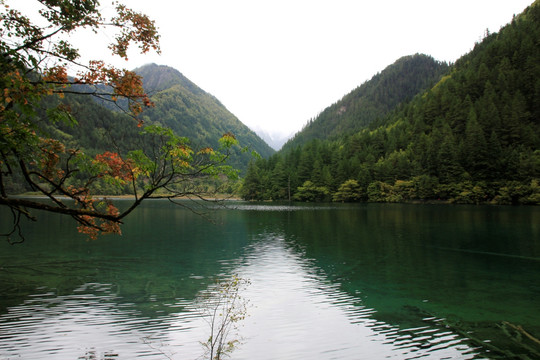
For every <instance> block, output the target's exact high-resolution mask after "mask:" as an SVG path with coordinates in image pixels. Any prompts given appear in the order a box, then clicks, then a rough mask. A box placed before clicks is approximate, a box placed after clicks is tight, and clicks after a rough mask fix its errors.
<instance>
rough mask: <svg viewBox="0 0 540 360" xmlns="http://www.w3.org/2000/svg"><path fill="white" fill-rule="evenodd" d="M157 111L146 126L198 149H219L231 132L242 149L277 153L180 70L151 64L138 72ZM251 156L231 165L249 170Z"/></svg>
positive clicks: (240, 156) (151, 112) (150, 111)
mask: <svg viewBox="0 0 540 360" xmlns="http://www.w3.org/2000/svg"><path fill="white" fill-rule="evenodd" d="M135 72H136V73H137V74H139V75H141V76H142V77H143V86H144V88H145V90H146V92H147V93H148V94H149V95H150V96H151V99H152V101H153V102H154V103H155V107H153V108H150V109H147V110H145V111H144V113H143V115H142V117H143V119H144V120H145V122H148V123H155V124H160V125H163V126H166V127H169V128H171V129H172V130H174V131H175V132H176V133H177V134H178V135H181V136H185V137H187V138H189V139H191V142H192V145H194V146H212V147H216V146H217V141H218V139H219V138H220V137H221V136H222V135H223V134H224V133H227V132H231V133H233V134H234V135H235V137H236V138H237V139H238V141H239V142H240V145H241V146H248V147H249V148H250V149H252V150H255V151H257V152H258V153H259V154H260V155H261V156H262V157H264V158H266V157H268V156H270V155H271V154H273V153H274V150H273V149H272V148H271V147H270V146H268V144H266V143H265V142H264V141H263V140H262V139H261V138H260V137H259V136H258V135H257V134H256V133H255V132H253V131H252V130H250V129H249V128H248V127H247V126H246V125H244V124H243V123H241V122H240V121H239V120H238V118H236V117H235V116H234V115H233V114H232V113H231V112H230V111H229V110H227V109H226V108H225V106H223V104H222V103H221V102H220V101H219V100H218V99H216V98H215V97H214V96H212V95H210V94H209V93H207V92H205V91H204V90H202V89H201V88H199V87H198V86H197V85H195V84H194V83H193V82H191V81H190V80H189V79H188V78H186V77H185V76H184V75H182V74H181V73H180V72H179V71H178V70H175V69H173V68H171V67H168V66H162V65H156V64H149V65H145V66H143V67H140V68H137V69H135ZM249 156H250V155H249V154H240V153H238V154H236V155H235V156H234V157H233V158H232V159H231V163H232V165H233V166H235V167H237V168H241V169H245V168H246V166H247V163H248V162H249Z"/></svg>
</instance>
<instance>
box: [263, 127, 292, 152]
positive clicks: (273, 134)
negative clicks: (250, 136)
mask: <svg viewBox="0 0 540 360" xmlns="http://www.w3.org/2000/svg"><path fill="white" fill-rule="evenodd" d="M253 130H254V131H255V132H256V133H257V135H259V136H260V137H261V138H262V139H263V140H264V141H265V142H266V143H267V144H268V145H270V147H272V149H274V150H279V149H281V148H282V146H283V144H285V143H286V142H287V140H289V139H290V138H291V137H292V135H293V134H292V133H288V134H285V133H282V132H280V131H269V130H264V129H262V128H260V127H255V128H254V129H253Z"/></svg>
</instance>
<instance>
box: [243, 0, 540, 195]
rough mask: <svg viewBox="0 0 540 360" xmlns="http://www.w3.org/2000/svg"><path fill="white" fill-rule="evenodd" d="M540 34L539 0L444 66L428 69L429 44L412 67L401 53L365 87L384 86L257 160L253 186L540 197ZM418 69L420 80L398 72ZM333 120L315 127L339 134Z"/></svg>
mask: <svg viewBox="0 0 540 360" xmlns="http://www.w3.org/2000/svg"><path fill="white" fill-rule="evenodd" d="M539 41H540V4H539V2H538V1H536V2H535V3H534V4H533V5H531V6H530V7H528V8H527V9H526V10H525V11H524V12H523V13H522V14H521V15H519V16H515V17H514V18H513V19H512V21H511V23H509V24H508V25H506V26H505V27H503V28H501V30H500V31H499V32H498V33H491V34H490V33H486V34H485V37H484V39H483V40H482V41H481V42H480V43H477V44H475V47H474V49H473V50H472V51H471V52H470V53H468V54H467V55H465V56H463V57H462V58H460V59H459V60H457V61H456V63H455V64H452V65H451V66H450V67H448V68H447V69H446V72H445V73H444V74H440V73H438V71H439V70H441V69H443V68H445V65H444V64H439V66H438V67H434V66H432V67H428V68H426V66H425V63H426V61H427V58H426V57H423V56H420V55H417V56H415V57H413V58H417V59H424V61H422V62H417V63H412V64H411V66H412V67H409V66H408V67H403V66H402V67H399V66H398V65H399V64H400V61H398V62H397V63H396V64H394V65H393V66H391V67H390V68H389V69H387V70H388V71H387V70H385V71H383V72H381V73H380V74H378V75H377V76H376V77H374V78H373V79H372V80H371V81H369V82H368V83H365V84H363V85H362V86H361V87H360V88H358V89H357V90H356V92H357V93H359V94H360V93H368V92H370V93H371V94H377V97H374V96H371V98H369V99H367V100H366V96H354V95H352V94H353V93H354V92H353V93H351V94H349V95H348V96H346V97H344V98H343V99H342V100H341V101H339V102H338V103H336V104H334V105H332V106H331V107H330V108H329V109H327V110H326V111H325V112H323V113H321V115H320V116H319V118H316V119H314V120H313V121H312V122H311V123H310V124H309V125H308V126H307V127H306V128H305V129H304V130H303V131H302V132H301V133H299V134H298V135H297V136H296V137H295V139H294V140H293V141H291V142H290V143H289V144H287V145H286V146H285V147H284V149H283V150H282V151H280V152H279V153H277V154H275V155H273V156H271V157H270V158H269V159H259V160H257V161H252V162H251V163H250V166H249V168H248V172H247V174H246V177H245V181H244V185H243V189H242V196H243V197H244V198H245V199H248V200H267V199H273V200H280V199H284V200H286V199H289V200H298V201H329V200H333V201H370V202H401V201H426V200H446V201H450V202H455V203H494V204H540V148H539V145H540V46H538V44H539ZM401 61H403V59H402V60H401ZM422 64H424V65H422ZM401 73H403V74H401ZM411 73H412V74H415V76H414V77H417V78H419V79H421V83H420V84H418V83H415V84H410V86H407V84H404V83H402V82H400V81H399V79H407V78H408V77H407V76H406V74H411ZM420 73H423V74H424V75H419V74H420ZM441 75H442V76H441ZM435 76H438V77H439V78H438V81H436V83H435V84H434V85H433V86H431V87H430V88H429V89H428V90H426V91H421V90H422V86H426V85H429V82H430V81H431V80H433V78H434V77H435ZM414 90H416V91H418V93H417V94H416V96H414V98H412V100H410V101H408V102H403V101H405V100H407V99H408V98H410V97H411V91H414ZM387 98H388V101H387V102H386V103H385V104H384V105H385V106H386V107H383V106H382V103H381V99H387ZM368 100H369V102H368ZM401 100H403V101H401ZM377 105H380V107H379V108H377ZM349 109H355V110H354V112H351V115H350V116H349V115H347V112H348V111H349ZM375 109H376V110H375ZM340 111H342V112H343V113H342V117H343V120H342V119H341V118H339V116H338V115H339V114H340ZM384 112H386V115H384V114H383V113H384ZM324 126H328V129H330V128H331V129H338V132H336V133H334V134H332V135H333V136H332V137H331V138H325V139H318V138H317V136H314V135H313V131H312V128H315V127H318V130H317V131H318V132H319V131H320V132H324V133H328V130H325V128H324ZM341 128H343V130H339V129H341ZM350 130H356V131H355V132H352V133H351V132H350ZM298 139H301V140H298Z"/></svg>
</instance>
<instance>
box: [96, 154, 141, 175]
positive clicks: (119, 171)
mask: <svg viewBox="0 0 540 360" xmlns="http://www.w3.org/2000/svg"><path fill="white" fill-rule="evenodd" d="M96 162H98V163H102V164H105V165H107V167H108V170H107V171H106V172H105V173H104V174H101V175H100V176H111V177H113V178H115V179H120V180H124V181H132V180H133V168H134V164H133V161H131V160H129V159H128V160H124V159H122V158H121V157H120V155H118V153H115V152H110V151H106V152H104V153H103V154H98V155H96Z"/></svg>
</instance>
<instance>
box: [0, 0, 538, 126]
mask: <svg viewBox="0 0 540 360" xmlns="http://www.w3.org/2000/svg"><path fill="white" fill-rule="evenodd" d="M6 2H7V3H11V4H13V3H14V2H15V3H17V7H19V6H22V4H23V3H29V4H35V2H34V1H31V0H15V1H14V0H7V1H6ZM121 2H123V3H124V4H126V5H127V6H128V7H131V8H133V9H134V10H137V11H142V12H144V13H146V14H148V15H149V16H150V17H151V18H152V19H154V20H155V21H156V24H157V26H158V27H159V30H160V34H161V49H162V55H161V56H157V55H155V54H150V55H145V56H136V55H130V61H129V62H127V63H126V62H125V61H116V62H114V61H113V60H112V59H109V58H106V57H105V56H106V51H105V50H106V47H102V48H101V49H99V48H97V47H94V45H98V43H99V42H100V40H95V39H94V40H92V41H88V40H87V41H85V42H84V44H77V45H79V46H80V47H81V48H82V50H83V51H82V53H83V54H85V53H86V54H88V52H85V51H84V48H85V47H86V49H88V50H89V53H90V55H91V56H93V57H94V58H96V54H97V57H98V58H102V59H105V60H106V61H107V62H109V63H114V64H116V65H118V66H122V67H124V68H128V69H133V68H135V67H138V66H141V65H144V64H146V63H150V62H155V63H157V64H162V65H168V66H171V67H174V68H175V69H177V70H179V71H180V72H182V73H183V74H184V75H185V76H186V77H188V78H189V79H190V80H191V81H193V82H194V83H195V84H197V85H198V86H199V87H201V88H202V89H203V90H205V91H207V92H209V93H211V94H212V95H214V96H216V97H217V98H218V99H219V100H220V101H221V102H222V103H223V104H224V105H225V106H226V107H227V108H228V109H229V110H230V111H231V112H232V113H233V114H235V115H236V116H237V117H238V118H239V119H240V121H242V122H243V123H244V124H246V125H248V126H249V127H251V128H252V129H254V130H260V129H262V130H266V131H268V132H272V133H283V134H288V133H293V132H296V131H299V130H300V129H301V128H302V126H303V125H304V124H305V123H306V122H307V121H308V120H309V119H310V118H312V117H315V116H316V115H317V114H318V113H319V112H320V111H322V110H323V109H324V108H326V107H327V106H329V105H331V104H332V103H334V102H336V101H337V100H339V99H340V98H341V97H342V96H344V95H345V94H347V93H348V92H350V91H351V90H353V89H354V88H356V87H357V86H359V85H360V84H362V83H363V82H364V81H366V80H369V79H370V78H371V77H372V76H373V75H375V74H376V73H377V72H379V71H381V70H383V69H384V68H385V67H386V66H388V65H390V64H392V63H393V62H394V61H396V60H397V59H398V58H400V57H402V56H405V55H411V54H414V53H424V54H428V55H431V56H433V57H434V58H435V59H437V60H441V61H448V62H453V61H455V60H457V59H458V58H459V57H460V56H461V55H463V54H465V53H467V52H468V51H469V50H471V49H472V47H473V46H474V43H475V42H477V41H479V40H481V38H482V37H483V34H484V32H485V30H486V29H489V30H490V31H491V32H496V31H499V29H500V27H501V26H503V25H505V24H506V23H508V22H510V21H511V19H512V15H513V14H519V13H521V12H522V11H523V10H524V9H525V8H526V7H527V6H528V5H530V4H531V3H532V2H533V0H453V1H448V0H408V1H405V0H369V1H368V0H272V1H268V0H153V1H148V0H123V1H121ZM101 4H102V5H103V6H104V7H107V6H110V5H109V4H110V2H109V0H102V1H101ZM13 5H14V4H13Z"/></svg>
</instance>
